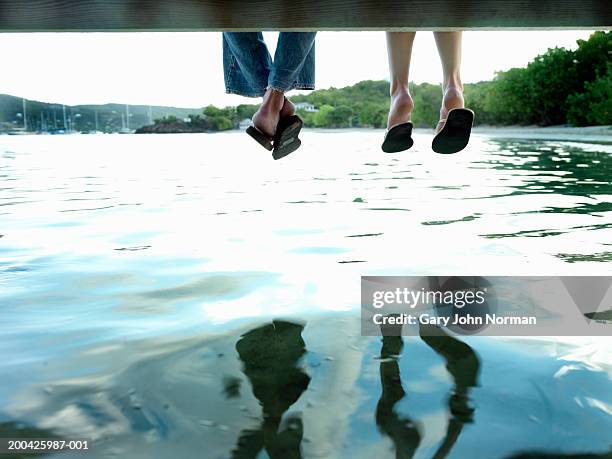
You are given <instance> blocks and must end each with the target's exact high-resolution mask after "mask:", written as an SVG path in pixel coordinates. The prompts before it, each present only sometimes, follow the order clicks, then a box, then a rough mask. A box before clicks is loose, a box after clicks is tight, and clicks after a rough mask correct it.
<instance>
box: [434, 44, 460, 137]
mask: <svg viewBox="0 0 612 459" xmlns="http://www.w3.org/2000/svg"><path fill="white" fill-rule="evenodd" d="M434 37H435V39H436V45H437V47H438V54H439V55H440V61H441V62H442V91H443V93H444V99H443V101H442V108H441V109H440V120H445V119H446V117H447V116H448V112H449V111H450V110H451V109H453V108H463V84H462V83H461V74H460V67H461V32H434ZM442 127H444V124H443V123H442V124H438V127H437V130H440V129H442Z"/></svg>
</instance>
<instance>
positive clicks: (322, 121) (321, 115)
mask: <svg viewBox="0 0 612 459" xmlns="http://www.w3.org/2000/svg"><path fill="white" fill-rule="evenodd" d="M333 111H334V107H332V106H331V105H322V106H321V107H320V108H319V111H318V112H317V113H315V115H314V119H313V121H314V125H315V126H316V127H327V126H329V121H328V116H329V114H330V113H331V112H333Z"/></svg>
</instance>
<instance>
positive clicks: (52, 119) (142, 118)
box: [0, 94, 202, 132]
mask: <svg viewBox="0 0 612 459" xmlns="http://www.w3.org/2000/svg"><path fill="white" fill-rule="evenodd" d="M22 112H23V102H22V98H21V97H15V96H10V95H7V94H0V131H2V130H4V131H6V130H11V129H14V128H21V127H22V126H23V113H22ZM96 113H97V117H98V130H99V131H102V132H118V131H120V130H121V129H122V127H124V123H125V121H122V115H123V120H125V115H126V106H125V105H122V104H104V105H74V106H72V105H66V126H64V113H63V109H62V105H61V104H50V103H46V102H39V101H36V100H29V99H26V114H27V126H28V130H29V131H41V130H44V131H57V130H68V129H72V130H75V131H81V132H88V131H93V130H95V126H96V121H95V120H96ZM201 113H202V109H201V108H178V107H163V106H157V105H153V106H151V107H150V108H149V105H130V106H129V114H130V117H129V120H130V121H129V127H130V129H132V130H134V129H138V128H140V127H142V126H145V125H149V124H152V123H151V119H152V120H155V119H158V118H164V117H176V118H178V119H183V118H186V117H188V116H189V115H197V114H201Z"/></svg>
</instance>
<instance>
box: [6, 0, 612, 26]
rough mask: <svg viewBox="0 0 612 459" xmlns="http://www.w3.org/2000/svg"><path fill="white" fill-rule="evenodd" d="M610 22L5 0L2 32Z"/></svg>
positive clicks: (442, 0) (284, 4) (431, 1)
mask: <svg viewBox="0 0 612 459" xmlns="http://www.w3.org/2000/svg"><path fill="white" fill-rule="evenodd" d="M611 26H612V0H462V1H451V0H405V1H401V0H393V1H390V0H380V1H364V0H315V1H312V0H309V1H306V0H292V1H281V0H240V1H239V0H207V1H204V0H161V1H160V0H158V1H155V0H0V31H2V32H17V31H144V30H153V31H161V30H175V31H176V30H178V31H220V30H400V29H401V30H424V29H426V30H448V29H531V28H534V29H548V28H567V29H573V28H599V29H609V28H610V27H611Z"/></svg>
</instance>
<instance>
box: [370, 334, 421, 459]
mask: <svg viewBox="0 0 612 459" xmlns="http://www.w3.org/2000/svg"><path fill="white" fill-rule="evenodd" d="M381 332H382V334H383V344H382V349H381V350H380V359H381V361H380V383H381V385H382V394H381V395H380V399H379V400H378V405H376V424H377V425H378V428H379V429H380V430H381V431H382V432H384V433H385V434H386V435H387V436H388V437H389V438H390V439H391V441H393V444H394V446H395V457H396V458H398V459H399V458H401V459H409V458H411V457H412V456H414V453H415V451H416V450H417V448H418V447H419V443H420V442H421V435H420V434H419V431H418V430H417V428H416V426H415V425H414V424H413V423H412V421H411V420H410V419H409V418H407V417H404V418H400V416H399V415H398V414H397V413H396V412H395V410H394V407H395V405H396V404H397V402H399V401H400V400H401V399H403V398H404V396H405V395H406V392H404V388H403V387H402V380H401V376H400V369H399V364H398V363H397V358H398V357H399V355H400V354H401V353H402V349H403V347H404V341H403V338H402V337H401V336H397V335H399V334H400V333H401V325H400V326H393V325H392V326H386V325H383V326H381Z"/></svg>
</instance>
